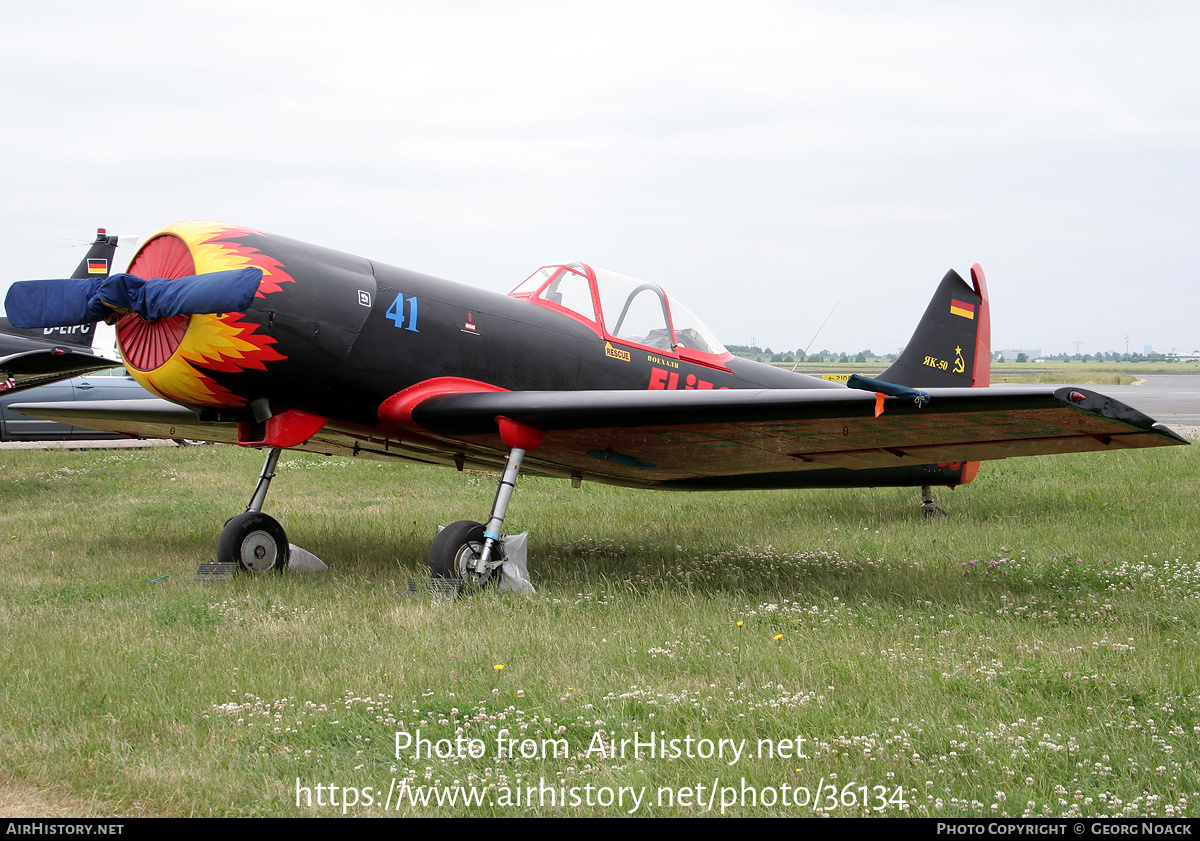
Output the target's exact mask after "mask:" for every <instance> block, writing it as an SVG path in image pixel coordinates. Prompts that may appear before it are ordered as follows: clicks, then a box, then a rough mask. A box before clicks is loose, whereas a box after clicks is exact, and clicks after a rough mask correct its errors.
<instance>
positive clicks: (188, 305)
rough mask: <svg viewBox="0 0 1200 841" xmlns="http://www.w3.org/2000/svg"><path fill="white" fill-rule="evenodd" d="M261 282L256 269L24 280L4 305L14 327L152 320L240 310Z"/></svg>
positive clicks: (249, 300) (17, 285) (16, 286)
mask: <svg viewBox="0 0 1200 841" xmlns="http://www.w3.org/2000/svg"><path fill="white" fill-rule="evenodd" d="M261 282H262V269H259V268H256V267H249V268H244V269H233V270H230V271H224V272H210V273H207V274H200V275H189V276H187V277H181V278H174V279H170V278H161V277H159V278H154V279H153V280H144V279H142V278H140V277H137V276H135V275H131V274H115V275H111V276H109V277H103V278H67V279H63V280H23V281H18V282H17V283H14V284H13V285H12V286H11V287H10V288H9V290H8V296H7V297H6V298H5V300H4V306H5V308H6V310H7V312H8V318H9V321H11V322H12V324H13V326H15V327H69V326H72V325H75V324H90V323H91V322H93V321H102V320H104V319H107V318H109V317H111V316H113V315H114V314H124V313H129V312H135V313H137V314H138V315H140V316H141V317H142V318H144V319H146V320H147V321H155V320H157V319H160V318H168V317H170V316H173V315H181V314H185V313H186V314H189V315H195V314H198V313H223V312H240V311H242V310H245V309H246V308H247V307H249V306H250V302H251V301H253V300H254V294H255V293H256V292H257V291H258V286H259V283H261Z"/></svg>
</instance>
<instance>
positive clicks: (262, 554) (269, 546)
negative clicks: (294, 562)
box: [217, 447, 289, 572]
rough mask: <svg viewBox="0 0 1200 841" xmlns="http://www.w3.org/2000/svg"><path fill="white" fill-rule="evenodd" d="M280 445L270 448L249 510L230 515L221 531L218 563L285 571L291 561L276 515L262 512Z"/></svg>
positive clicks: (218, 544)
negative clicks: (272, 515) (233, 515)
mask: <svg viewBox="0 0 1200 841" xmlns="http://www.w3.org/2000/svg"><path fill="white" fill-rule="evenodd" d="M279 453H280V448H279V447H271V448H270V449H269V450H268V451H267V460H266V462H264V463H263V469H262V475H261V476H259V479H258V487H256V488H255V489H254V496H252V497H251V498H250V504H249V505H247V506H246V510H245V512H244V513H242V514H238V515H237V516H236V517H230V518H229V520H227V521H226V522H225V528H224V529H222V530H221V538H220V540H218V541H217V562H218V563H235V564H237V565H238V569H240V570H243V571H245V572H267V571H270V570H274V571H275V572H282V571H283V570H284V568H285V567H287V562H288V551H289V549H288V539H287V534H286V533H285V532H284V530H283V526H281V525H279V523H278V522H276V521H275V519H274V518H273V517H270V516H268V515H266V514H264V513H262V507H263V503H264V502H265V501H266V499H267V490H268V489H269V488H270V487H271V480H272V479H274V478H275V466H276V465H277V464H278V463H279Z"/></svg>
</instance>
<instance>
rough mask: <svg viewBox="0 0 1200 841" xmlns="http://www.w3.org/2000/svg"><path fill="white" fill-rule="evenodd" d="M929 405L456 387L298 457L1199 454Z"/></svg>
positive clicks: (834, 460) (85, 418)
mask: <svg viewBox="0 0 1200 841" xmlns="http://www.w3.org/2000/svg"><path fill="white" fill-rule="evenodd" d="M928 394H929V397H930V399H929V400H928V401H924V402H923V403H922V404H921V405H918V404H917V403H916V402H915V401H914V400H912V399H908V398H901V397H887V398H884V399H883V401H882V403H883V412H882V413H881V414H879V415H876V405H877V398H876V395H874V394H871V393H868V392H862V391H855V390H851V389H846V390H845V391H842V390H836V389H765V390H726V391H715V390H714V391H566V392H563V391H546V392H531V391H524V392H521V391H489V392H468V393H464V392H459V393H453V394H442V395H438V396H433V397H429V398H427V399H424V400H421V401H420V402H418V403H416V404H415V405H414V406H411V407H409V408H410V413H409V414H408V415H407V416H406V418H405V420H404V422H403V423H402V424H398V423H396V422H394V421H392V420H391V419H389V418H387V417H384V418H382V421H383V422H382V424H381V425H380V426H379V427H363V426H355V425H352V424H344V423H337V422H331V423H330V424H328V425H327V426H326V427H325V428H324V429H322V430H321V431H320V432H318V433H317V434H316V435H314V436H313V438H311V439H309V440H308V441H306V442H304V443H303V444H301V445H300V446H298V447H297V449H302V450H307V451H312V452H321V453H326V454H340V455H359V456H365V457H369V458H386V459H403V460H410V461H418V462H427V463H434V464H451V463H459V464H462V463H464V462H465V463H467V464H470V465H473V466H478V467H496V466H498V465H499V464H500V463H501V462H502V460H503V456H504V453H505V447H504V444H503V442H502V441H501V439H500V435H499V432H498V427H497V422H496V418H497V417H506V418H509V419H511V420H514V421H517V422H519V423H522V424H526V425H528V426H531V427H533V428H535V429H538V430H541V431H543V432H545V433H546V436H545V439H544V441H543V442H542V444H541V445H540V446H539V447H537V448H536V449H535V450H533V451H531V452H529V453H528V454H527V456H526V460H525V471H526V472H530V473H538V474H542V475H552V476H579V477H582V478H589V479H592V480H597V481H602V482H608V483H611V484H620V485H630V486H642V487H660V488H676V489H680V490H704V489H720V488H759V487H762V488H767V487H809V486H832V485H859V484H913V483H914V480H913V479H911V478H906V479H905V480H903V481H894V482H893V481H888V480H887V476H888V472H887V471H888V470H889V469H894V468H908V467H914V466H919V465H938V464H947V463H954V464H957V463H960V462H967V461H991V460H994V459H1001V458H1008V457H1011V456H1028V455H1043V454H1049V453H1075V452H1095V451H1105V450H1116V449H1128V448H1142V447H1159V446H1170V445H1174V444H1186V443H1188V442H1187V441H1186V440H1185V439H1183V438H1181V437H1180V436H1179V435H1177V434H1176V433H1174V432H1172V431H1171V430H1170V429H1167V428H1166V427H1164V426H1162V425H1160V424H1156V423H1155V422H1154V421H1153V420H1152V419H1151V418H1148V417H1146V416H1145V415H1144V414H1142V413H1141V412H1139V411H1137V410H1136V409H1133V408H1131V407H1130V406H1127V405H1125V404H1124V403H1121V402H1119V401H1116V400H1113V399H1112V398H1109V397H1106V396H1105V395H1103V394H1098V393H1096V392H1092V391H1088V390H1086V389H1081V388H1077V387H1073V386H1063V387H1054V386H1037V387H1015V388H1007V387H1001V388H973V389H930V390H929V391H928ZM12 409H13V410H14V411H20V412H23V413H25V414H30V415H35V416H38V417H48V418H51V419H52V420H57V421H61V422H63V423H72V424H75V425H79V426H87V427H90V428H93V429H105V430H110V431H116V432H124V433H126V434H130V435H142V436H147V437H150V436H154V437H168V438H191V439H198V440H207V441H217V442H226V443H235V442H236V441H237V426H236V424H235V423H233V422H230V421H220V422H208V421H204V420H201V418H200V416H199V415H198V414H197V413H195V412H193V411H192V410H190V409H187V408H184V407H182V406H177V405H175V404H174V403H169V402H167V401H165V400H158V399H151V400H124V401H96V402H90V403H89V402H74V403H44V404H16V405H14V406H12ZM896 475H898V474H896ZM906 475H907V474H906ZM927 481H928V480H927ZM917 483H918V484H919V483H920V482H917ZM932 483H934V484H937V481H936V479H934V480H932Z"/></svg>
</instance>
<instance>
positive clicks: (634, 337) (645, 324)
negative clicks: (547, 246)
mask: <svg viewBox="0 0 1200 841" xmlns="http://www.w3.org/2000/svg"><path fill="white" fill-rule="evenodd" d="M508 294H509V295H510V296H511V297H513V298H523V299H526V300H528V301H529V302H530V303H533V304H537V305H539V306H543V307H546V308H547V309H551V310H557V311H561V312H563V313H565V314H567V315H570V316H572V317H573V318H575V319H577V320H581V321H583V322H584V323H585V324H587V325H588V326H589V327H591V328H592V329H593V330H595V331H596V332H597V333H598V334H599V335H601V336H603V337H604V338H606V339H609V340H613V341H618V342H624V343H630V344H636V345H642V346H643V347H647V348H652V349H654V350H658V351H661V352H664V353H668V354H671V355H676V356H682V357H684V358H688V359H695V360H696V361H709V362H718V361H723V360H725V359H728V358H729V357H730V356H731V354H730V353H729V351H728V350H726V348H725V346H724V345H723V344H721V341H720V340H719V339H718V338H717V337H716V336H715V335H714V334H713V332H712V331H711V330H709V329H708V327H706V326H705V325H704V323H703V322H702V321H701V320H700V319H699V318H697V317H696V315H695V314H694V313H693V312H692V311H691V310H689V309H688V308H687V307H685V306H684V305H683V304H681V303H679V302H678V301H676V300H674V299H672V298H669V297H668V296H667V293H666V292H665V291H663V288H662V287H661V286H659V285H658V284H657V283H647V282H645V281H641V280H638V279H637V278H632V277H628V276H627V275H623V274H618V273H617V272H610V271H608V270H607V269H601V268H598V267H594V266H589V265H587V264H586V263H561V264H558V265H552V266H542V268H540V269H538V270H537V271H536V272H534V273H533V274H532V275H530V276H529V277H528V278H526V279H525V280H524V282H522V283H521V284H520V285H519V286H517V288H516V289H514V290H513V291H512V292H510V293H508Z"/></svg>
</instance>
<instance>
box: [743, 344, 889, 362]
mask: <svg viewBox="0 0 1200 841" xmlns="http://www.w3.org/2000/svg"><path fill="white" fill-rule="evenodd" d="M726 347H728V348H729V352H730V353H732V354H733V355H734V356H740V357H742V358H743V359H753V360H754V361H755V362H768V363H770V362H774V363H776V364H795V363H797V362H818V363H819V362H857V363H858V364H860V365H865V364H883V363H889V362H895V361H896V354H894V353H889V354H877V353H874V352H872V351H870V350H860V351H859V352H858V353H834V352H833V351H831V350H829V349H827V348H826V349H824V350H821V351H819V352H816V353H805V352H804V351H802V350H785V351H782V352H780V353H776V352H775V351H773V350H771V349H770V348H761V347H758V346H757V345H726Z"/></svg>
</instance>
